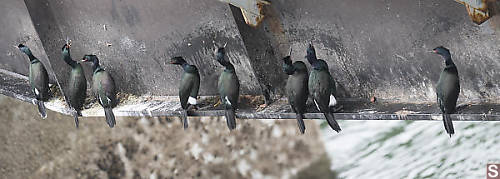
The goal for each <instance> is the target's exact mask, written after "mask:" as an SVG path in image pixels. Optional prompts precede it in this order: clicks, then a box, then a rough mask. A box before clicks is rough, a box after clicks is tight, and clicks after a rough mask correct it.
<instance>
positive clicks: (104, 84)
mask: <svg viewBox="0 0 500 179" xmlns="http://www.w3.org/2000/svg"><path fill="white" fill-rule="evenodd" d="M83 61H84V62H92V69H93V71H94V74H93V77H92V91H93V92H94V95H95V97H96V99H97V101H99V104H101V106H102V107H103V108H104V113H105V115H106V122H107V123H108V125H109V127H111V128H113V127H114V126H115V124H116V121H115V115H114V114H113V107H115V105H116V91H115V82H114V81H113V78H112V77H111V75H109V73H108V72H106V71H104V68H102V67H101V66H100V65H99V59H97V56H95V55H85V56H84V57H83Z"/></svg>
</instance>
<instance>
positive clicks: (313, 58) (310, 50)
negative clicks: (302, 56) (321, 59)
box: [306, 42, 317, 64]
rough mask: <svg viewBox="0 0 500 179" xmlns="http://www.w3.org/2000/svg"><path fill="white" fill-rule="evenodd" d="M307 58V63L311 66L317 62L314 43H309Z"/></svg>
mask: <svg viewBox="0 0 500 179" xmlns="http://www.w3.org/2000/svg"><path fill="white" fill-rule="evenodd" d="M306 58H307V61H308V62H309V63H310V64H313V62H314V61H316V60H317V58H316V50H315V49H314V46H313V44H312V42H311V43H309V46H308V47H307V50H306Z"/></svg>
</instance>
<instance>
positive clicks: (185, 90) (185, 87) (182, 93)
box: [179, 73, 193, 109]
mask: <svg viewBox="0 0 500 179" xmlns="http://www.w3.org/2000/svg"><path fill="white" fill-rule="evenodd" d="M192 87H193V82H192V78H191V77H190V76H189V74H186V73H183V74H182V77H181V84H180V86H179V99H180V102H181V107H182V109H187V107H188V104H187V103H188V99H189V93H191V89H192Z"/></svg>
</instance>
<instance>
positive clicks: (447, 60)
mask: <svg viewBox="0 0 500 179" xmlns="http://www.w3.org/2000/svg"><path fill="white" fill-rule="evenodd" d="M443 58H444V63H445V64H446V67H454V66H455V63H453V60H451V56H450V55H443Z"/></svg>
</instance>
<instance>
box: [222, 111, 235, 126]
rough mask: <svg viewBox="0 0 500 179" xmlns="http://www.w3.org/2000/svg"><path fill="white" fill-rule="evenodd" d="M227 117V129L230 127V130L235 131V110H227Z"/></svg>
mask: <svg viewBox="0 0 500 179" xmlns="http://www.w3.org/2000/svg"><path fill="white" fill-rule="evenodd" d="M224 115H225V116H226V122H227V127H229V130H233V129H235V128H236V119H235V118H236V115H235V113H234V110H233V109H226V110H225V114H224Z"/></svg>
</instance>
